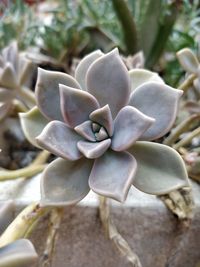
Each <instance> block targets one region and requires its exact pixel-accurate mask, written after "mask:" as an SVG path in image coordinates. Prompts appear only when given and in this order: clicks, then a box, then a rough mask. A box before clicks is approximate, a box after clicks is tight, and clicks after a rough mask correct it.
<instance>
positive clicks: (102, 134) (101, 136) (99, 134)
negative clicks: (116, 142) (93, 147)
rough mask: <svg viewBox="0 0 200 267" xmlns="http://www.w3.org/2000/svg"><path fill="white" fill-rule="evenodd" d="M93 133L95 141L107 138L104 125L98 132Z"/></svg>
mask: <svg viewBox="0 0 200 267" xmlns="http://www.w3.org/2000/svg"><path fill="white" fill-rule="evenodd" d="M94 135H95V138H96V140H97V141H102V140H104V139H107V138H108V137H109V136H108V133H107V131H106V130H105V128H104V127H101V128H100V130H99V132H96V133H95V134H94Z"/></svg>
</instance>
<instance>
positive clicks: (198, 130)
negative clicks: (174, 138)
mask: <svg viewBox="0 0 200 267" xmlns="http://www.w3.org/2000/svg"><path fill="white" fill-rule="evenodd" d="M198 135H200V127H198V128H196V129H195V130H194V131H192V132H191V133H189V134H188V135H187V136H186V137H185V138H183V139H182V140H180V141H179V142H178V143H176V144H175V145H174V146H173V148H174V149H176V150H177V149H179V148H180V147H182V146H185V145H187V144H189V143H190V141H191V140H192V139H193V138H194V137H196V136H198Z"/></svg>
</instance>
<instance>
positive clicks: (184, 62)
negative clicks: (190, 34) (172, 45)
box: [177, 48, 200, 92]
mask: <svg viewBox="0 0 200 267" xmlns="http://www.w3.org/2000/svg"><path fill="white" fill-rule="evenodd" d="M177 57H178V60H179V62H180V64H181V66H182V67H183V69H184V70H185V71H186V72H187V73H188V74H195V75H196V78H195V79H194V81H193V85H194V87H195V88H196V89H197V90H198V91H199V92H200V62H199V60H198V58H197V56H196V55H195V54H194V53H193V51H192V50H191V49H189V48H183V49H181V50H180V51H178V53H177Z"/></svg>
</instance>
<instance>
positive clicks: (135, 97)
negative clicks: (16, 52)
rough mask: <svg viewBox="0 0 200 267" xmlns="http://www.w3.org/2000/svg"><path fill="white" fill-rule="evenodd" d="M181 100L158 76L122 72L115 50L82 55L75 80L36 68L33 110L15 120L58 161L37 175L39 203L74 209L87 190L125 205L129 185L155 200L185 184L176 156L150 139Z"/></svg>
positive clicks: (163, 129) (160, 131)
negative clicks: (153, 196)
mask: <svg viewBox="0 0 200 267" xmlns="http://www.w3.org/2000/svg"><path fill="white" fill-rule="evenodd" d="M181 95H182V91H180V90H178V89H174V88H171V87H170V86H167V85H166V84H165V83H164V82H163V80H162V79H161V78H160V77H159V76H158V75H157V74H156V73H152V72H150V71H147V70H142V69H133V70H131V71H129V72H128V70H127V68H126V67H125V65H124V63H123V61H122V60H121V58H120V56H119V53H118V50H117V49H114V50H113V51H111V52H110V53H108V54H103V53H102V52H101V51H95V52H93V53H91V54H89V55H88V56H86V57H85V58H83V59H82V61H81V62H80V63H79V65H78V66H77V68H76V72H75V78H73V77H72V76H70V75H67V74H64V73H59V72H53V71H45V70H42V69H39V71H38V79H37V84H36V99H37V106H38V108H37V107H34V108H33V109H32V110H31V111H29V112H28V113H24V114H21V123H22V128H23V130H24V133H25V135H26V136H27V138H28V139H29V140H30V141H31V142H32V143H33V144H35V145H39V146H40V147H41V148H43V149H46V150H48V151H50V152H51V153H53V154H54V155H56V156H58V157H59V158H58V159H55V160H54V161H53V162H51V163H50V164H49V165H48V167H47V168H46V169H45V171H44V173H43V174H42V178H41V179H42V180H41V194H42V200H41V205H52V206H54V205H55V206H62V205H69V204H74V203H77V202H78V201H80V200H81V199H83V198H84V197H85V196H86V195H87V194H88V192H89V191H90V189H92V190H93V191H94V192H96V193H97V194H100V195H103V196H106V197H110V198H113V199H115V200H117V201H121V202H123V201H124V200H125V199H126V196H127V194H128V191H129V189H130V187H131V186H132V185H134V186H135V187H136V188H138V189H139V190H141V191H144V192H146V193H149V194H156V195H159V194H166V193H168V192H170V191H172V190H175V189H178V188H181V187H183V186H189V183H188V179H187V172H186V169H185V165H184V163H183V160H182V158H181V157H180V155H179V154H178V153H177V152H176V151H175V150H173V149H172V148H170V147H168V146H165V145H162V144H158V143H153V142H149V141H151V140H155V139H157V138H159V137H161V136H163V135H165V134H166V133H167V132H168V131H169V130H170V128H171V127H172V125H173V123H174V120H175V118H176V112H177V105H178V101H179V98H180V96H181ZM43 128H44V129H43Z"/></svg>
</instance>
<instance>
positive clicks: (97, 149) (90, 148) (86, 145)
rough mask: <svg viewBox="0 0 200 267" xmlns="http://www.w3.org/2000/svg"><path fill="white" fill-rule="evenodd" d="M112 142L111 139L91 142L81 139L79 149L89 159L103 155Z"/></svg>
mask: <svg viewBox="0 0 200 267" xmlns="http://www.w3.org/2000/svg"><path fill="white" fill-rule="evenodd" d="M110 144H111V140H110V139H106V140H103V141H101V142H96V143H91V142H88V141H79V142H78V149H79V150H80V151H81V152H82V153H83V155H84V156H85V157H86V158H88V159H95V158H99V157H101V156H102V155H103V154H104V153H105V151H106V150H107V149H108V148H109V146H110Z"/></svg>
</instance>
